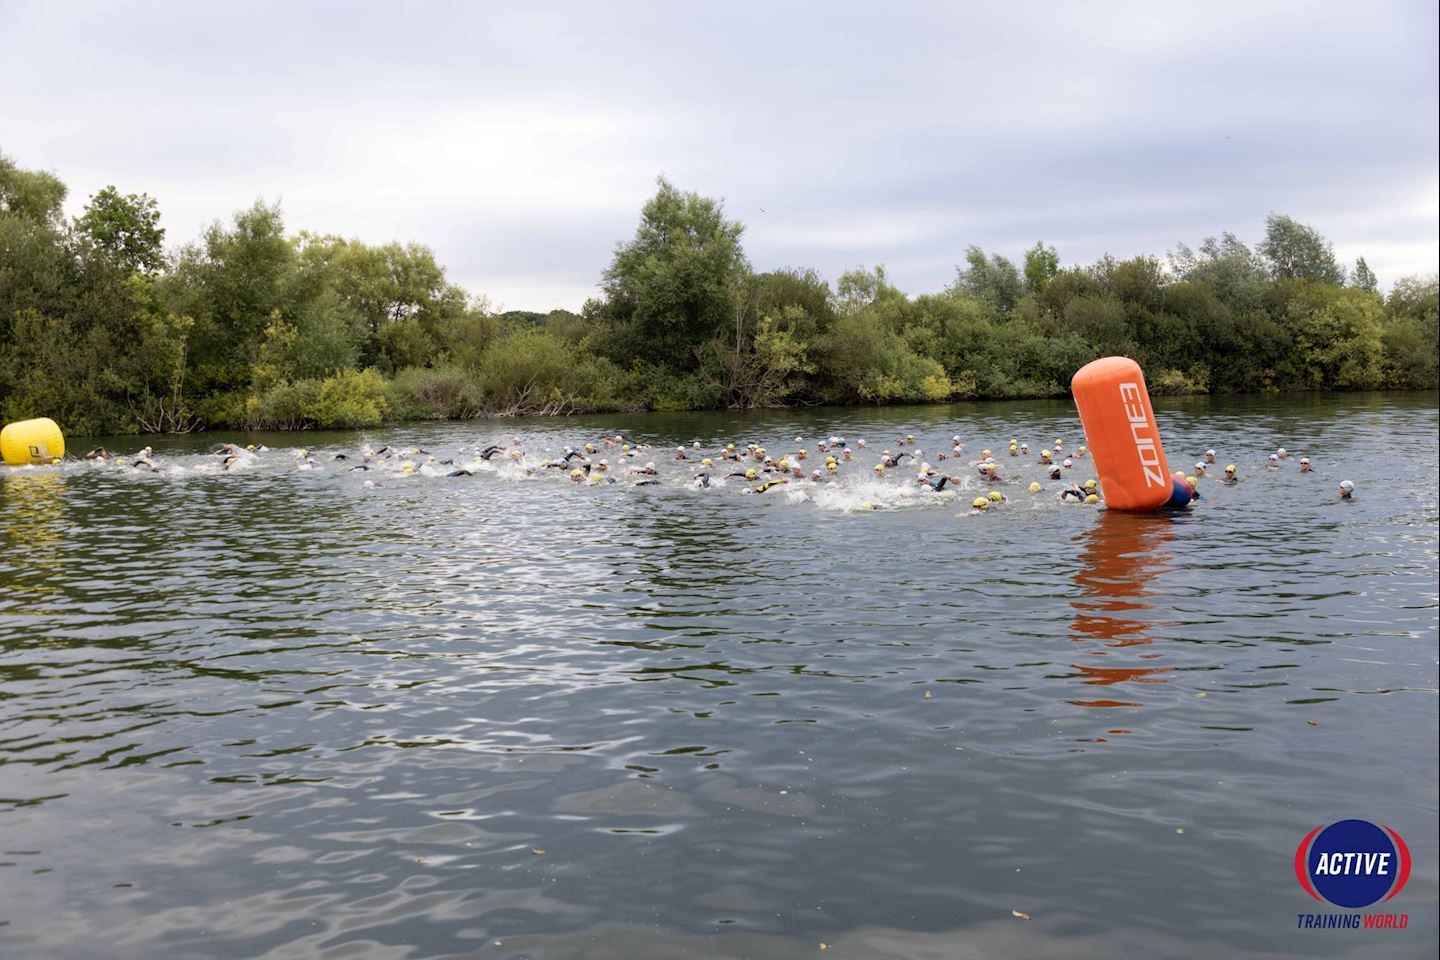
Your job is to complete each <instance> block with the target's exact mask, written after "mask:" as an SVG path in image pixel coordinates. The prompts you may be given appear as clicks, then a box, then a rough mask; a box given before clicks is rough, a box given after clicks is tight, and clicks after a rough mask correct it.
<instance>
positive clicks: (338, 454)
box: [330, 453, 350, 460]
mask: <svg viewBox="0 0 1440 960" xmlns="http://www.w3.org/2000/svg"><path fill="white" fill-rule="evenodd" d="M330 459H331V460H349V459H350V458H349V457H347V456H345V454H343V453H337V454H335V456H333V457H331V458H330Z"/></svg>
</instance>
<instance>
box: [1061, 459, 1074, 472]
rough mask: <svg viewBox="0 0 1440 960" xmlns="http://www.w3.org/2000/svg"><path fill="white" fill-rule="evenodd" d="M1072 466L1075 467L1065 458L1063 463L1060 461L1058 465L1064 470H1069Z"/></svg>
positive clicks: (1072, 462) (1071, 461)
mask: <svg viewBox="0 0 1440 960" xmlns="http://www.w3.org/2000/svg"><path fill="white" fill-rule="evenodd" d="M1074 465H1075V461H1073V460H1071V459H1070V458H1069V457H1066V458H1065V459H1064V460H1063V461H1061V463H1060V466H1062V467H1064V468H1065V469H1066V470H1069V469H1070V468H1071V467H1073V466H1074Z"/></svg>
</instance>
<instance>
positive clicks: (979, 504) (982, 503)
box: [970, 497, 990, 510]
mask: <svg viewBox="0 0 1440 960" xmlns="http://www.w3.org/2000/svg"><path fill="white" fill-rule="evenodd" d="M970 506H972V507H974V508H975V509H976V510H984V509H985V508H986V507H988V506H990V501H989V500H986V499H985V498H984V497H976V498H975V499H974V500H972V501H970Z"/></svg>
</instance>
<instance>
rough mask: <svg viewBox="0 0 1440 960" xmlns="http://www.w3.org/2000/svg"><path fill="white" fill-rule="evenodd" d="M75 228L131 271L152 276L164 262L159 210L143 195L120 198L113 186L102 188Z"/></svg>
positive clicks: (92, 199)
mask: <svg viewBox="0 0 1440 960" xmlns="http://www.w3.org/2000/svg"><path fill="white" fill-rule="evenodd" d="M76 227H77V228H78V229H79V231H80V233H81V234H82V235H83V236H85V237H88V238H89V240H90V241H91V242H92V243H94V244H95V246H96V247H97V248H99V249H100V250H102V251H104V252H105V253H107V254H109V255H111V256H113V257H115V258H117V259H118V260H119V261H120V262H121V263H122V264H124V265H126V266H127V267H129V268H130V269H131V270H139V271H141V272H144V273H153V272H155V271H156V270H159V269H160V267H161V265H162V264H163V263H164V262H165V251H164V249H163V244H164V242H165V228H164V227H162V226H160V208H159V207H158V206H157V205H156V203H155V201H154V199H152V198H151V197H149V196H147V195H146V194H143V193H138V194H137V193H131V194H126V195H124V196H122V195H121V194H120V191H118V190H116V189H115V188H114V187H113V186H110V187H106V188H105V189H103V190H101V191H100V192H99V193H97V194H95V195H94V196H92V197H91V198H90V203H89V204H87V205H86V207H85V212H84V214H82V215H81V217H80V219H79V221H78V222H77V224H76Z"/></svg>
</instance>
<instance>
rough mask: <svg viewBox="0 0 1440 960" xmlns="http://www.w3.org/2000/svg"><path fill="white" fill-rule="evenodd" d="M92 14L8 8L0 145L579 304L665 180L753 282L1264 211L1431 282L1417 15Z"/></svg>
mask: <svg viewBox="0 0 1440 960" xmlns="http://www.w3.org/2000/svg"><path fill="white" fill-rule="evenodd" d="M1003 6H1005V7H1011V9H1002V5H1000V4H980V3H958V2H957V3H899V4H883V5H882V4H878V3H852V2H823V3H822V2H815V3H808V4H799V3H776V2H755V3H746V2H734V0H730V2H723V3H720V2H716V3H706V4H700V3H694V2H680V0H673V2H667V3H638V2H637V3H600V2H578V3H539V2H537V3H530V4H521V3H514V2H511V3H481V2H468V3H460V2H456V3H438V2H435V3H412V4H406V3H398V2H386V3H356V2H334V3H304V2H287V3H278V4H268V3H262V2H245V3H231V4H212V3H144V2H133V0H132V2H127V3H124V4H99V3H94V4H82V3H69V2H53V0H43V2H15V0H0V91H3V92H0V151H3V152H4V153H6V154H8V155H9V156H10V157H11V158H12V159H13V160H15V161H16V162H17V163H18V164H20V166H22V167H26V168H31V169H34V168H39V169H46V170H50V171H53V172H54V173H56V174H58V175H59V176H60V177H61V178H62V179H63V180H64V181H65V182H66V183H67V184H68V185H69V186H70V190H71V199H70V204H69V208H70V210H71V211H72V212H77V213H78V212H79V210H80V208H81V207H82V206H83V204H84V202H85V200H86V198H87V197H88V196H89V195H90V194H92V193H93V192H95V191H96V190H97V189H99V188H100V187H102V186H104V185H106V184H114V185H116V186H117V187H119V188H120V190H121V191H122V192H126V193H129V192H145V193H148V194H150V195H151V196H153V197H155V198H156V199H157V200H158V201H159V204H160V208H161V211H162V215H163V224H164V226H165V227H166V228H167V230H168V235H167V240H168V241H169V242H171V243H172V244H178V243H182V242H186V241H189V240H191V239H194V238H195V237H196V236H197V235H198V234H199V232H200V230H201V229H202V228H203V226H204V225H205V224H206V223H208V222H210V221H212V220H215V219H216V218H226V219H228V218H229V217H230V215H232V214H233V213H234V211H236V210H237V209H240V208H242V207H245V206H248V205H249V204H250V203H251V202H253V201H254V200H255V199H256V198H265V199H267V200H275V199H278V200H279V201H280V202H281V204H282V207H283V209H284V212H285V217H286V223H287V226H288V227H289V229H290V230H292V231H298V230H300V229H307V230H310V231H312V232H319V233H335V234H341V235H345V236H357V237H359V238H361V239H363V240H365V241H367V242H373V243H381V242H386V241H389V240H416V241H420V242H422V243H425V244H428V245H429V246H430V247H432V248H433V249H434V250H435V252H436V255H437V256H438V258H439V260H440V262H441V263H442V264H444V265H445V266H446V267H447V269H448V271H449V275H450V277H451V279H452V280H454V281H455V282H457V283H460V284H461V285H463V286H465V287H467V288H468V289H470V290H471V291H472V292H476V293H482V294H484V295H486V296H487V297H489V299H490V300H491V302H492V303H493V304H495V305H496V306H498V307H503V308H505V309H540V310H544V309H550V308H552V307H569V308H575V307H578V306H579V305H580V304H581V303H582V302H583V301H584V300H585V298H586V297H587V296H590V295H591V294H592V293H593V292H594V289H595V284H596V283H597V282H598V280H599V276H600V272H601V271H602V270H603V269H604V267H605V265H606V264H607V263H608V262H609V260H610V257H611V255H612V253H613V250H614V247H615V244H616V242H617V241H621V240H624V239H627V238H628V237H630V236H631V235H632V234H633V233H634V230H635V224H636V222H637V219H638V216H639V210H640V206H641V205H642V204H643V203H644V201H645V199H646V198H647V197H648V196H649V195H651V194H652V193H653V192H654V188H655V183H654V181H655V178H656V176H657V175H659V174H661V173H663V174H665V175H666V176H667V177H669V178H670V179H671V181H672V182H674V183H675V184H676V185H677V186H679V187H680V188H682V189H686V190H695V191H698V192H700V193H702V194H704V195H707V196H712V197H716V198H720V199H722V200H723V201H724V203H725V209H726V211H727V213H728V214H729V215H730V216H732V217H735V218H738V219H740V220H741V221H742V222H744V223H745V225H746V232H745V238H744V242H745V248H746V251H747V253H748V255H749V257H750V260H751V262H752V263H753V264H754V266H755V267H756V268H757V269H761V270H765V269H772V268H776V267H785V266H795V267H815V268H817V269H818V270H820V271H821V272H822V273H823V274H824V275H825V276H826V277H827V278H829V279H831V280H832V281H833V280H834V279H835V278H836V277H837V276H838V275H839V274H840V273H841V272H842V271H844V270H847V269H850V268H852V267H855V266H859V265H866V266H873V265H875V264H877V263H883V264H884V265H885V266H886V268H887V270H888V271H889V273H890V275H891V277H892V279H893V281H894V282H895V283H897V284H898V285H899V286H900V287H901V288H902V289H905V290H906V291H908V292H910V293H925V292H932V291H937V290H939V289H941V288H943V287H945V286H947V285H948V284H949V283H950V282H951V281H952V280H953V279H954V274H955V264H956V263H957V262H959V261H961V259H962V258H963V255H964V250H965V247H966V246H967V245H969V244H978V245H980V246H981V247H983V248H985V250H986V251H988V252H998V253H1003V254H1007V255H1010V256H1014V257H1018V256H1019V255H1020V254H1021V253H1022V252H1023V250H1024V249H1025V248H1026V247H1029V246H1032V245H1033V244H1034V243H1035V242H1036V241H1037V240H1044V241H1046V242H1047V243H1051V244H1053V245H1054V246H1055V247H1056V248H1057V249H1058V250H1059V253H1060V257H1061V261H1062V262H1063V263H1066V264H1072V263H1077V262H1078V263H1088V262H1090V261H1092V260H1094V259H1095V258H1097V257H1099V256H1101V255H1102V254H1105V253H1107V252H1108V253H1112V254H1115V255H1117V256H1129V255H1134V254H1138V253H1153V254H1163V253H1164V252H1165V251H1166V250H1169V249H1172V248H1173V247H1174V246H1175V245H1176V244H1177V243H1179V242H1186V243H1189V244H1191V245H1192V246H1194V245H1198V243H1199V242H1200V240H1202V239H1203V238H1204V237H1205V236H1207V235H1212V234H1217V233H1219V232H1220V231H1223V230H1230V231H1232V232H1234V233H1236V234H1238V235H1239V236H1240V237H1241V238H1242V239H1244V240H1246V241H1249V242H1252V243H1253V242H1254V241H1256V240H1258V239H1259V238H1260V236H1261V235H1262V234H1263V230H1264V219H1265V216H1266V214H1267V213H1270V212H1271V211H1275V212H1280V213H1287V214H1290V215H1291V216H1294V217H1296V218H1297V219H1300V220H1304V221H1306V222H1308V223H1311V224H1313V225H1314V226H1316V227H1317V228H1318V229H1319V230H1320V231H1321V232H1322V233H1324V234H1325V235H1326V236H1327V237H1329V238H1330V239H1331V241H1332V242H1333V243H1334V245H1335V250H1336V253H1337V254H1338V255H1339V256H1340V258H1341V259H1342V260H1343V261H1345V262H1347V263H1348V262H1353V260H1354V258H1355V257H1356V256H1357V255H1363V256H1364V257H1365V258H1366V259H1367V261H1368V262H1369V264H1370V266H1371V268H1372V269H1374V270H1375V271H1376V273H1377V274H1379V276H1380V279H1381V282H1382V283H1383V284H1385V285H1389V284H1390V283H1392V282H1393V281H1394V280H1395V279H1397V278H1399V277H1401V276H1405V275H1408V274H1415V273H1424V274H1428V273H1433V272H1435V271H1436V269H1437V264H1436V261H1437V255H1440V247H1437V218H1440V179H1437V142H1440V141H1437V136H1440V135H1437V119H1436V118H1437V111H1440V103H1437V100H1440V97H1437V55H1436V51H1437V41H1436V36H1437V22H1436V21H1437V16H1436V7H1437V5H1436V2H1435V0H1416V2H1399V3H1370V4H1356V3H1354V2H1353V0H1347V2H1333V3H1332V2H1311V3H1285V2H1270V0H1267V2H1256V0H1246V2H1242V3H1229V2H1206V3H1198V4H1183V5H1182V4H1169V3H1157V2H1154V0H1150V2H1137V3H1127V4H1116V3H1098V2H1085V3H1068V4H1048V3H1038V2H1037V3H1029V4H1023V5H1022V4H1014V5H1003Z"/></svg>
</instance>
